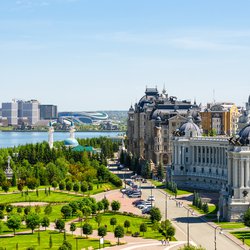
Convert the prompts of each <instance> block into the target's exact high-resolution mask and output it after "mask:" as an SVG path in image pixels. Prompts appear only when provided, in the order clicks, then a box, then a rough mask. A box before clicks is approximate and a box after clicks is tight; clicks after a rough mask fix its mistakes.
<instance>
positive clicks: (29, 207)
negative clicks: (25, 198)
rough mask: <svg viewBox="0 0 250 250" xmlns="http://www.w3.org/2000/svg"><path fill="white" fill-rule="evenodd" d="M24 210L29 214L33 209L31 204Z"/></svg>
mask: <svg viewBox="0 0 250 250" xmlns="http://www.w3.org/2000/svg"><path fill="white" fill-rule="evenodd" d="M23 211H24V213H25V214H26V215H28V214H29V213H30V211H31V206H28V207H25V208H24V210H23Z"/></svg>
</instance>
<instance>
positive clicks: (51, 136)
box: [49, 122, 54, 149]
mask: <svg viewBox="0 0 250 250" xmlns="http://www.w3.org/2000/svg"><path fill="white" fill-rule="evenodd" d="M53 143H54V127H53V126H52V122H50V123H49V147H50V149H52V148H53Z"/></svg>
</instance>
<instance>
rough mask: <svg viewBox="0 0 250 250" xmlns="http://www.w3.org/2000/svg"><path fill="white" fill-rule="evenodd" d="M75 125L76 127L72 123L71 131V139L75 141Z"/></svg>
mask: <svg viewBox="0 0 250 250" xmlns="http://www.w3.org/2000/svg"><path fill="white" fill-rule="evenodd" d="M75 131H76V130H75V125H74V122H73V121H71V124H70V129H69V133H70V139H75Z"/></svg>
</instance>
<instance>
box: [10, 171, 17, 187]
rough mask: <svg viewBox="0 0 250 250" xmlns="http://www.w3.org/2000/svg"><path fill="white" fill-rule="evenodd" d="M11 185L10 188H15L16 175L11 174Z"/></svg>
mask: <svg viewBox="0 0 250 250" xmlns="http://www.w3.org/2000/svg"><path fill="white" fill-rule="evenodd" d="M11 185H12V187H16V185H17V183H16V173H15V172H14V173H13V176H12V179H11Z"/></svg>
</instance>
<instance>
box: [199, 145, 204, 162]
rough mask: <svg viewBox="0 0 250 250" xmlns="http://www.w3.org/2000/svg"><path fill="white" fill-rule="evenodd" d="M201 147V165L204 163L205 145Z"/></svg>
mask: <svg viewBox="0 0 250 250" xmlns="http://www.w3.org/2000/svg"><path fill="white" fill-rule="evenodd" d="M200 149H201V165H203V146H200Z"/></svg>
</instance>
